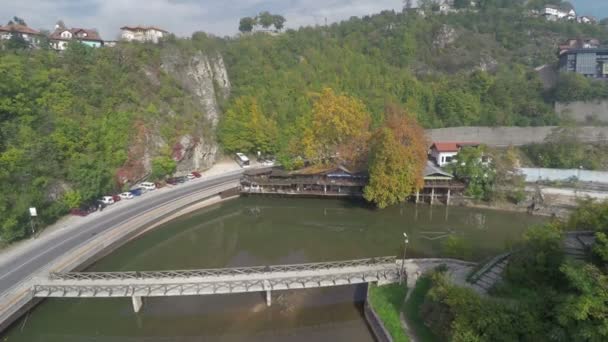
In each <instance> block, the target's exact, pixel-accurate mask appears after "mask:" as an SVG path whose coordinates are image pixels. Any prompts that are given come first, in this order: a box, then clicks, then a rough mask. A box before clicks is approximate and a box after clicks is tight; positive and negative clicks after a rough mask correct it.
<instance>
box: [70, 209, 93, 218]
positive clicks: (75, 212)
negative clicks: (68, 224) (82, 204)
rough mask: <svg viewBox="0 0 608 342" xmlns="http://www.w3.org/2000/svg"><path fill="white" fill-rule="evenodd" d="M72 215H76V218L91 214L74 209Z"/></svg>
mask: <svg viewBox="0 0 608 342" xmlns="http://www.w3.org/2000/svg"><path fill="white" fill-rule="evenodd" d="M70 214H71V215H74V216H82V217H84V216H87V215H89V212H88V211H86V210H82V209H80V208H72V209H70Z"/></svg>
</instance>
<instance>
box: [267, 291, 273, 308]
mask: <svg viewBox="0 0 608 342" xmlns="http://www.w3.org/2000/svg"><path fill="white" fill-rule="evenodd" d="M271 305H272V296H271V294H270V290H266V306H271Z"/></svg>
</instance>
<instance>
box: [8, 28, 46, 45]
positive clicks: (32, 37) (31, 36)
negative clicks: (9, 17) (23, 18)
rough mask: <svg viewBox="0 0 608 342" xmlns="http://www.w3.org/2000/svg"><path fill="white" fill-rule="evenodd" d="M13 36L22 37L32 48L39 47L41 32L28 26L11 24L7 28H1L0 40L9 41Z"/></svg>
mask: <svg viewBox="0 0 608 342" xmlns="http://www.w3.org/2000/svg"><path fill="white" fill-rule="evenodd" d="M13 35H18V36H20V37H21V38H22V39H23V40H24V41H26V42H27V43H29V44H30V45H32V46H37V45H38V43H39V42H40V32H39V31H37V30H34V29H33V28H30V27H28V26H27V25H21V24H15V23H11V24H8V25H6V26H0V40H9V39H11V38H12V37H13Z"/></svg>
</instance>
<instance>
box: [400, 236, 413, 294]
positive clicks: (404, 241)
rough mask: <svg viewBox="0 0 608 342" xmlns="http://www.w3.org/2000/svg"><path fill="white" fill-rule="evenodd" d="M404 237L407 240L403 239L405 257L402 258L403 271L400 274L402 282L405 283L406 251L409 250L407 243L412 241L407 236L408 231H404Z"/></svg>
mask: <svg viewBox="0 0 608 342" xmlns="http://www.w3.org/2000/svg"><path fill="white" fill-rule="evenodd" d="M403 237H404V238H405V240H403V259H401V273H400V274H399V283H400V284H403V280H404V279H405V277H404V275H405V272H404V270H405V251H406V250H407V244H408V243H410V240H409V238H408V237H407V233H403Z"/></svg>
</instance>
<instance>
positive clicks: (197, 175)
mask: <svg viewBox="0 0 608 342" xmlns="http://www.w3.org/2000/svg"><path fill="white" fill-rule="evenodd" d="M190 174H191V175H193V176H194V177H195V178H201V173H200V172H197V171H192V172H191V173H190Z"/></svg>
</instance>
